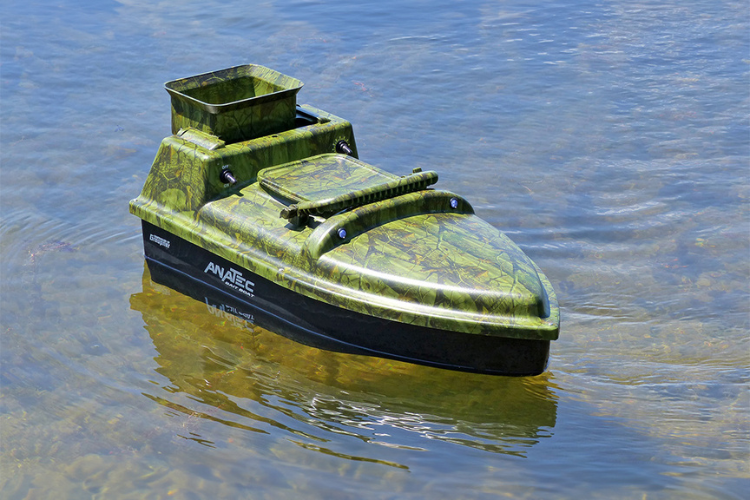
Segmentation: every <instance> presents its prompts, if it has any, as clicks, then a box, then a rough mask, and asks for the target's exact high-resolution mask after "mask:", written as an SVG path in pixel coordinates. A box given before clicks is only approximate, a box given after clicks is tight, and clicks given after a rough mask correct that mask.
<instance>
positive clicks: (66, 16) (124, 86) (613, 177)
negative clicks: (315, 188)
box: [0, 0, 750, 499]
mask: <svg viewBox="0 0 750 500" xmlns="http://www.w3.org/2000/svg"><path fill="white" fill-rule="evenodd" d="M219 7H220V6H219V5H218V4H213V3H211V2H209V3H206V2H201V3H191V2H185V3H183V4H180V5H179V6H177V7H175V6H174V5H167V4H153V3H146V2H139V1H137V0H126V1H121V2H96V3H95V2H86V1H80V2H65V1H63V2H57V3H54V4H53V3H42V4H40V5H33V6H32V5H28V4H23V3H21V2H14V1H10V2H4V3H3V4H2V6H0V27H1V28H2V29H1V30H0V39H1V40H2V43H0V61H1V62H2V66H0V85H1V87H0V88H1V90H2V94H0V95H1V96H2V106H0V116H1V117H2V120H0V123H1V125H0V160H1V161H2V167H1V168H0V252H1V253H2V263H1V265H0V292H1V293H2V300H0V327H1V328H0V335H1V337H0V395H1V396H2V397H1V398H0V408H1V409H0V417H1V418H2V420H1V422H2V423H1V424H0V437H1V439H2V441H1V445H2V446H1V447H0V496H2V497H3V498H8V499H33V498H63V499H66V498H71V499H77V498H97V499H102V498H164V499H167V498H168V499H172V498H187V499H195V498H198V499H200V498H299V497H305V498H327V499H328V498H355V497H356V498H360V497H366V498H424V497H430V498H451V499H453V498H497V497H500V498H503V497H508V498H539V497H544V498H581V497H590V498H647V499H654V498H728V499H734V498H743V496H744V494H745V492H746V489H747V484H748V479H750V467H749V465H748V464H749V463H750V460H749V459H750V452H749V451H750V441H749V440H748V435H749V434H750V433H749V432H748V431H750V417H749V415H750V408H749V407H750V401H749V398H748V391H747V383H748V379H750V377H749V376H748V375H749V374H748V371H749V370H748V367H749V366H750V359H749V358H750V356H749V352H750V341H749V340H748V335H747V333H748V331H749V330H750V328H749V327H750V314H748V304H750V293H749V290H748V286H749V285H748V283H750V279H749V278H750V241H749V238H750V236H749V235H750V213H749V212H750V211H749V210H748V208H749V206H750V205H749V202H748V199H749V197H750V181H749V179H748V163H749V162H750V152H749V151H748V137H749V136H750V132H749V130H750V128H749V127H748V119H747V117H748V115H750V113H748V106H749V104H750V103H749V101H750V99H748V94H747V81H748V78H750V75H749V73H748V70H749V67H750V62H749V61H748V58H747V53H748V47H750V40H749V39H748V34H747V33H748V30H747V26H748V13H747V12H746V10H747V9H746V8H745V7H746V6H745V5H744V4H743V3H742V2H723V3H715V2H706V1H695V2H689V4H684V3H679V4H678V3H677V2H670V1H668V2H659V3H658V4H657V3H650V2H645V3H641V4H638V5H635V4H631V3H626V2H616V1H615V2H606V3H594V2H574V1H571V2H556V3H552V4H548V5H545V6H544V8H542V7H541V6H536V5H533V4H528V3H526V2H520V1H511V2H504V3H502V4H498V3H494V2H478V3H455V2H435V3H431V4H430V5H429V6H426V5H425V4H423V3H420V2H399V3H398V6H396V4H395V3H393V2H379V3H377V4H370V3H361V4H358V5H356V6H354V5H348V4H343V5H340V6H337V7H336V8H335V9H333V8H328V7H326V6H325V5H321V4H317V3H314V2H265V3H258V4H255V3H250V4H247V3H245V2H229V3H228V4H222V5H221V8H219ZM247 62H258V63H260V64H263V65H265V66H268V67H272V68H275V69H278V70H279V71H281V72H282V73H284V74H287V75H291V76H294V77H295V78H299V79H300V80H301V81H304V82H305V84H306V85H305V87H304V88H303V90H302V91H301V92H300V94H299V99H298V100H299V102H301V103H309V104H310V105H312V106H316V107H319V108H321V109H325V110H326V111H330V112H331V113H334V114H335V115H337V116H341V117H343V118H345V119H346V120H348V121H350V122H351V123H352V124H353V126H354V129H355V133H356V136H357V149H358V152H359V155H360V157H361V158H362V159H363V160H364V161H366V162H368V163H371V164H373V165H377V166H378V167H380V168H382V169H383V170H385V171H388V172H391V173H394V174H401V173H403V172H409V171H411V169H412V168H415V167H419V168H422V169H424V170H425V171H426V170H435V171H438V172H439V174H440V184H439V185H440V186H441V187H442V188H445V189H449V190H450V191H453V192H456V193H461V194H462V195H463V196H464V197H465V198H466V199H467V200H468V201H469V202H470V203H471V204H472V206H473V207H474V209H475V211H476V212H477V214H478V215H480V216H481V217H482V218H483V219H485V220H487V221H488V222H489V223H491V224H492V225H493V226H494V227H496V228H498V229H500V230H502V231H503V232H505V233H506V234H507V235H508V236H509V237H510V238H511V239H512V240H513V241H514V242H516V243H517V244H518V245H519V247H520V248H521V249H522V250H523V251H524V252H525V253H527V254H528V255H529V256H530V257H531V258H532V259H533V260H534V262H536V263H537V264H538V265H539V266H540V268H542V269H543V270H544V272H545V274H546V275H547V276H548V277H549V279H550V281H551V282H552V284H553V286H554V287H555V290H556V291H557V293H558V297H559V300H560V305H561V318H562V325H561V333H560V338H559V339H558V340H557V341H554V342H552V345H551V358H550V365H549V369H548V371H547V372H545V373H544V374H542V375H540V376H538V377H525V378H506V377H488V376H481V375H473V374H466V373H457V372H451V371H443V370H437V369H433V368H428V367H420V366H416V365H410V364H403V363H398V362H395V361H387V360H382V359H376V358H367V357H360V356H349V355H344V354H337V353H331V352H328V351H322V350H316V349H313V348H310V347H306V346H304V345H301V344H298V343H295V342H292V341H290V340H288V339H286V338H284V337H283V336H280V335H277V334H276V333H273V332H271V331H268V330H265V329H263V328H262V327H260V326H259V325H258V324H257V320H258V319H259V318H255V317H245V318H238V317H236V316H234V315H232V314H229V313H228V311H227V310H226V308H224V310H222V308H221V304H218V303H216V304H214V303H206V302H205V301H204V302H201V301H196V300H193V299H191V298H188V297H186V296H184V295H181V294H179V293H177V292H175V291H174V290H171V289H169V288H165V287H163V286H160V285H157V284H155V283H154V282H153V281H152V280H151V276H150V274H149V272H148V270H147V269H146V268H145V266H144V262H143V254H142V240H141V233H140V226H139V224H138V220H137V219H136V218H135V217H132V216H131V215H130V214H128V212H127V203H128V201H129V200H130V199H132V198H133V197H134V196H137V194H138V193H139V192H140V190H141V188H142V186H143V184H144V181H145V176H146V175H147V173H148V169H149V166H150V165H151V162H152V161H153V159H154V155H155V154H156V152H157V150H158V147H159V143H160V141H161V140H162V138H164V137H166V136H167V135H169V133H170V118H169V106H168V103H169V98H168V96H167V94H166V93H165V92H164V90H163V87H162V83H163V82H166V81H171V80H174V79H175V78H179V77H183V76H186V75H193V74H199V73H201V72H204V71H212V70H216V69H220V68H223V67H230V66H233V65H237V64H244V63H247ZM209 302H210V301H209Z"/></svg>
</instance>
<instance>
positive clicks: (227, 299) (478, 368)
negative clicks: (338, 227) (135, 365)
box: [143, 221, 549, 375]
mask: <svg viewBox="0 0 750 500" xmlns="http://www.w3.org/2000/svg"><path fill="white" fill-rule="evenodd" d="M143 241H144V250H145V254H146V261H147V263H148V267H149V270H150V272H151V277H152V279H153V280H154V281H155V282H157V283H159V284H162V285H165V286H168V287H170V288H172V289H174V290H177V291H178V292H180V293H184V294H185V295H188V296H190V297H193V298H195V299H197V300H200V301H205V302H206V303H208V304H209V305H212V306H214V307H218V308H220V309H223V310H225V311H227V312H230V313H232V314H235V315H237V316H238V317H240V318H244V319H247V318H248V317H249V316H251V317H252V318H253V320H254V322H255V323H256V324H258V325H259V326H261V327H264V328H266V329H269V330H271V331H273V332H275V333H279V334H281V335H284V336H285V337H288V338H290V339H292V340H294V341H297V342H300V343H303V344H306V345H310V346H313V347H316V348H320V349H326V350H331V351H337V352H344V353H348V354H360V355H366V356H378V357H383V358H390V359H395V360H399V361H405V362H409V363H418V364H422V365H428V366H434V367H438V368H447V369H452V370H461V371H469V372H476V373H487V374H495V375H537V374H539V373H542V372H543V371H544V370H545V369H546V367H547V360H548V357H549V341H548V340H523V339H512V338H503V337H493V336H487V335H476V334H466V333H458V332H450V331H444V330H435V329H431V328H426V327H421V326H414V325H408V324H404V323H398V322H394V321H388V320H383V319H379V318H375V317H372V316H368V315H364V314H360V313H355V312H351V311H348V310H346V309H342V308H339V307H336V306H332V305H330V304H327V303H325V302H321V301H318V300H315V299H311V298H308V297H305V296H303V295H300V294H298V293H295V292H293V291H291V290H289V289H287V288H284V287H282V286H280V285H277V284H276V283H273V282H272V281H269V280H267V279H265V278H262V277H260V276H258V275H256V274H254V273H252V272H250V271H248V270H247V269H244V268H240V267H239V266H237V265H236V264H233V263H231V262H229V261H227V260H225V259H222V258H221V257H218V256H216V255H214V254H212V253H210V252H208V251H207V250H205V249H203V248H201V247H198V246H197V245H194V244H192V243H190V242H188V241H186V240H184V239H182V238H180V237H178V236H175V235H174V234H171V233H169V232H166V231H164V230H163V229H160V228H158V227H156V226H154V225H152V224H149V223H148V222H145V221H144V222H143ZM217 268H220V269H221V273H215V272H213V269H217ZM229 269H233V270H234V272H233V275H232V276H233V278H232V279H231V280H222V279H221V278H220V277H219V274H223V273H224V272H225V271H226V270H229ZM206 270H209V272H206Z"/></svg>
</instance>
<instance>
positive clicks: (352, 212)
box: [130, 65, 560, 375]
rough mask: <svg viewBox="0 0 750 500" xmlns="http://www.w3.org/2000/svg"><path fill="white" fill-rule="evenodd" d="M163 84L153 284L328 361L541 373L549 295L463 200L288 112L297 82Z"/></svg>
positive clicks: (142, 202)
mask: <svg viewBox="0 0 750 500" xmlns="http://www.w3.org/2000/svg"><path fill="white" fill-rule="evenodd" d="M165 87H166V90H167V92H168V93H169V95H170V97H171V108H172V113H171V116H172V135H171V136H170V137H167V138H166V139H164V140H163V141H162V143H161V146H160V148H159V151H158V153H157V155H156V159H155V160H154V163H153V165H152V167H151V171H150V173H149V174H148V177H147V179H146V182H145V185H144V187H143V190H142V192H141V194H140V196H138V198H136V199H135V200H132V201H131V202H130V211H131V213H133V214H134V215H136V216H138V217H139V218H141V219H142V226H143V242H144V253H145V257H146V262H147V265H148V267H149V269H150V271H151V275H152V277H153V279H154V280H155V281H157V282H160V283H162V284H166V285H167V286H170V287H172V288H175V289H178V290H179V291H183V292H187V294H188V295H192V296H194V297H196V298H198V297H197V296H198V295H201V294H203V293H210V294H211V300H212V301H214V302H215V301H216V300H217V296H218V297H219V299H218V300H222V299H221V297H224V300H225V302H226V304H228V310H230V311H244V312H242V313H241V314H242V315H243V317H247V315H248V314H249V313H247V311H262V312H263V315H264V317H271V318H274V321H273V323H274V324H279V325H282V326H283V328H281V329H280V333H281V334H284V335H287V336H289V337H290V338H293V339H294V340H296V341H299V342H303V343H306V344H309V345H312V346H319V347H322V348H325V349H330V350H336V351H341V352H347V353H353V354H362V355H370V356H380V357H385V358H392V359H396V360H400V361H406V362H412V363H419V364H424V365H429V366H435V367H440V368H448V369H455V370H463V371H471V372H478V373H488V374H501V375H535V374H539V373H541V372H543V371H544V370H545V369H546V366H547V361H548V358H549V345H550V341H551V340H555V339H557V336H558V332H559V324H560V315H559V308H558V304H557V298H556V296H555V292H554V290H553V289H552V285H551V284H550V282H549V280H548V279H547V277H546V276H545V275H544V273H543V272H542V271H541V270H540V269H539V268H538V267H537V266H536V264H535V263H534V262H532V261H531V259H529V258H528V257H527V256H526V255H525V254H524V253H523V251H522V250H521V249H520V248H518V246H516V245H515V244H514V243H513V242H512V241H511V240H510V239H509V238H508V237H507V236H505V235H504V234H503V233H502V232H500V231H498V230H497V229H496V228H494V227H493V226H491V225H490V224H488V223H487V222H485V221H484V220H482V219H481V218H479V217H478V216H477V215H475V213H474V209H473V208H472V206H471V204H470V203H469V202H468V201H467V200H466V199H464V198H463V197H462V196H460V195H458V194H454V193H451V192H448V191H444V190H437V189H434V188H431V187H430V186H432V185H433V184H435V183H436V182H437V180H438V175H437V173H435V172H433V171H424V172H423V171H421V170H420V169H418V168H417V169H414V170H413V171H412V172H410V173H406V174H404V175H395V174H392V173H389V172H387V171H385V170H382V169H380V168H377V167H375V166H373V165H370V164H368V163H365V162H363V161H361V160H360V159H359V158H358V152H357V146H356V142H355V140H354V133H353V130H352V126H351V124H350V123H349V122H348V121H346V120H343V119H341V118H339V117H337V116H334V115H332V114H330V113H327V112H325V111H322V110H320V109H316V108H314V107H312V106H309V105H301V106H300V105H297V93H298V91H299V90H300V88H301V87H302V82H300V81H299V80H296V79H294V78H291V77H289V76H285V75H282V74H280V73H278V72H276V71H273V70H271V69H268V68H265V67H262V66H258V65H244V66H237V67H233V68H228V69H224V70H221V71H215V72H211V73H205V74H201V75H197V76H193V77H189V78H183V79H179V80H174V81H171V82H167V83H166V85H165ZM207 290H208V291H210V292H206V291H207ZM191 291H192V293H191ZM230 304H231V305H230ZM286 332H291V333H286Z"/></svg>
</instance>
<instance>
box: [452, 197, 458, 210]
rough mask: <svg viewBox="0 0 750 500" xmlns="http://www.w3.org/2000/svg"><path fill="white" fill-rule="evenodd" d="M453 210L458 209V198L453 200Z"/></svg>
mask: <svg viewBox="0 0 750 500" xmlns="http://www.w3.org/2000/svg"><path fill="white" fill-rule="evenodd" d="M451 208H458V200H457V199H456V198H451Z"/></svg>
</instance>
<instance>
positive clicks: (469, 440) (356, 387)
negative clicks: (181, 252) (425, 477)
mask: <svg viewBox="0 0 750 500" xmlns="http://www.w3.org/2000/svg"><path fill="white" fill-rule="evenodd" d="M152 276H153V280H152ZM159 283H161V284H163V285H165V286H162V285H161V284H159ZM167 287H169V288H167ZM175 290H177V291H179V292H181V293H184V294H185V295H189V296H192V297H193V298H195V299H197V301H196V300H192V299H190V298H188V297H186V296H185V295H182V294H180V293H175ZM130 303H131V308H132V309H133V310H135V311H138V312H140V313H141V314H142V316H143V320H144V322H145V328H146V330H148V332H149V334H150V336H151V339H152V341H153V343H154V346H155V347H156V350H157V351H158V353H159V355H158V356H157V357H156V358H155V360H156V362H157V363H158V365H159V366H158V367H157V368H156V371H157V372H158V373H160V374H161V375H163V376H164V377H166V378H167V379H168V380H169V384H168V386H164V387H162V388H161V389H155V390H154V391H151V394H144V395H146V396H147V397H149V398H150V399H152V400H154V401H156V402H158V403H160V404H162V405H164V406H166V407H168V408H170V409H172V410H174V411H177V412H181V413H184V414H186V415H188V416H190V417H199V418H205V419H208V420H212V421H215V422H220V423H223V424H226V425H228V426H230V427H232V428H240V429H244V430H247V431H258V432H262V433H266V434H288V436H286V438H287V439H288V440H289V441H292V442H295V443H296V444H298V445H300V446H302V447H303V448H307V449H313V450H316V451H321V452H323V453H326V454H328V455H334V456H339V457H344V458H348V459H354V460H365V461H373V462H378V463H385V461H383V460H380V459H377V458H371V457H362V456H352V455H350V454H348V453H347V451H351V448H352V447H351V446H350V445H347V444H346V441H347V440H349V439H356V440H357V442H358V443H359V444H360V445H361V443H363V442H364V443H375V444H382V445H385V446H387V447H388V448H389V449H393V448H404V449H407V450H414V449H430V448H432V447H435V446H438V444H439V443H440V442H443V443H444V442H450V443H455V444H459V445H463V446H470V447H473V448H477V449H481V450H485V451H488V452H497V453H507V454H513V455H519V456H525V454H526V452H527V451H528V449H529V448H530V447H532V446H533V445H534V444H536V443H537V442H538V441H539V439H541V438H544V437H549V436H551V435H552V430H553V428H554V426H555V420H556V412H557V403H556V395H555V393H554V390H553V389H554V385H553V383H552V382H551V381H550V379H551V377H552V376H551V375H550V373H549V372H547V373H545V374H543V375H540V376H537V377H525V378H516V377H497V376H488V375H476V374H471V373H463V372H456V371H449V370H441V369H435V368H430V367H424V366H420V365H415V364H409V363H402V362H398V361H393V360H388V359H383V358H375V357H371V356H357V355H351V354H341V353H338V352H332V351H330V350H325V349H326V348H329V347H335V348H337V349H338V350H340V345H338V344H337V345H336V346H326V345H322V344H320V345H316V346H315V347H308V346H305V345H302V344H300V343H298V342H299V341H300V340H302V339H303V338H304V339H306V341H308V342H309V339H310V337H309V336H306V335H302V336H301V337H300V336H299V335H298V332H297V331H295V328H299V327H296V326H293V325H290V324H288V323H285V322H284V321H283V320H280V319H279V318H276V317H273V316H269V315H268V314H266V313H263V312H262V311H260V310H251V309H249V308H248V306H247V305H246V304H242V303H236V302H232V298H231V297H230V296H227V295H225V294H221V293H219V292H217V291H215V290H214V289H212V288H210V287H200V286H197V284H196V283H195V282H194V281H192V280H191V281H190V283H184V282H182V281H181V280H180V279H178V278H177V277H176V276H174V275H172V274H171V273H170V272H169V271H168V270H166V269H164V268H161V267H160V266H154V265H153V264H152V266H151V269H150V270H149V268H148V267H146V266H144V273H143V291H142V292H141V293H136V294H133V295H132V296H131V300H130ZM278 334H280V335H278ZM290 339H291V340H290ZM159 384H160V385H162V384H161V383H159ZM290 417H291V418H290ZM183 437H186V438H187V439H193V440H195V441H198V442H200V443H202V444H205V445H208V446H213V445H214V441H215V440H221V439H222V438H221V437H220V436H213V437H212V436H206V435H200V436H198V435H197V434H193V435H192V436H183ZM423 438H429V439H423ZM394 441H395V442H394ZM324 444H325V446H323V445H324ZM357 446H359V445H357ZM357 446H355V448H356V447H357ZM377 448H379V449H382V448H381V447H377ZM372 453H373V454H377V452H375V451H373V452H372ZM387 465H393V466H397V467H402V468H404V467H405V466H403V465H399V464H397V463H387Z"/></svg>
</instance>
